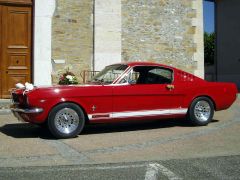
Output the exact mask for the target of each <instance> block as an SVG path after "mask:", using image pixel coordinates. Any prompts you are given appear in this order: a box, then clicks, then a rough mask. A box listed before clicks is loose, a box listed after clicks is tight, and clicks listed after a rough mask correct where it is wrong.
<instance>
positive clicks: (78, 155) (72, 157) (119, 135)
mask: <svg viewBox="0 0 240 180" xmlns="http://www.w3.org/2000/svg"><path fill="white" fill-rule="evenodd" d="M239 137H240V98H238V100H237V101H236V102H235V103H234V105H233V106H232V107H231V108H230V109H228V110H226V111H220V112H216V113H215V116H214V120H213V121H212V122H211V123H210V124H209V125H208V126H204V127H192V126H190V125H189V124H188V123H186V122H185V121H184V120H178V119H172V120H160V121H152V122H140V123H120V124H105V125H91V126H88V127H86V128H85V129H84V132H83V133H82V134H81V135H79V136H78V137H77V138H73V139H65V140H55V139H53V138H52V136H51V135H50V133H49V132H48V131H47V130H46V129H44V128H41V127H38V126H34V125H30V124H27V123H20V122H18V121H17V120H16V119H15V118H14V117H13V116H12V115H11V114H9V112H6V113H1V115H0V162H1V163H0V174H2V176H1V175H0V179H1V177H3V178H7V177H9V178H10V179H11V177H12V176H13V175H14V174H12V176H11V175H10V174H11V173H10V172H12V171H14V172H15V175H16V176H18V175H22V174H23V173H24V172H25V171H26V169H28V170H29V169H30V170H31V169H35V170H36V168H34V167H36V166H38V167H39V168H37V169H39V170H40V172H42V171H47V170H46V169H48V168H47V167H49V166H50V167H51V168H53V169H54V168H55V169H56V168H58V169H59V168H60V169H61V168H64V167H65V170H63V171H61V172H65V171H66V174H67V173H69V171H70V169H72V168H73V169H74V168H75V170H76V172H75V171H74V170H73V173H72V174H71V173H70V174H71V175H74V174H75V175H77V174H78V173H79V172H82V174H83V176H82V177H85V178H86V177H89V176H88V175H89V174H90V175H93V176H92V178H93V177H95V176H96V177H98V176H99V177H102V178H103V179H104V178H113V179H114V177H117V175H118V173H121V172H122V173H123V174H122V176H119V178H120V177H122V179H124V178H125V179H131V178H129V177H132V178H133V177H136V178H137V179H139V178H140V177H141V178H140V179H144V178H145V179H154V178H155V179H158V178H159V177H162V178H163V177H164V178H165V179H178V178H184V179H185V178H189V179H191V178H190V177H192V178H193V177H195V176H196V177H199V178H200V179H201V176H200V174H202V175H203V176H202V178H206V177H209V178H210V177H214V178H215V179H219V178H220V177H223V178H224V179H225V178H227V177H231V172H232V173H233V174H234V176H233V177H232V178H234V179H238V177H240V169H239V167H240V166H237V165H238V164H239V163H240V156H239V155H240V141H239ZM224 162H225V163H226V165H227V167H225V164H224ZM211 165H215V166H211ZM46 166H47V167H46ZM196 166H197V167H201V168H199V169H198V168H196ZM19 167H21V168H23V169H21V168H20V169H18V168H19ZM27 167H28V168H27ZM45 167H46V169H44V168H45ZM69 167H71V168H70V169H69ZM101 167H105V169H104V168H103V169H101ZM224 167H225V168H226V169H227V168H230V169H229V171H223V170H222V169H224ZM15 168H17V169H18V170H16V169H15ZM24 168H26V169H24ZM185 168H186V169H185ZM194 168H195V169H194ZM129 169H130V170H131V173H130V171H129ZM30 170H29V171H30ZM35 170H34V171H31V173H34V172H35V173H37V174H38V173H39V172H38V171H35ZM191 170H194V171H195V173H194V174H192V175H191V173H190V174H187V173H188V172H190V171H191ZM230 170H231V171H230ZM105 171H108V172H109V174H108V175H109V176H105V175H103V174H102V176H100V175H99V173H100V172H105ZM159 172H160V173H159ZM203 172H204V173H203ZM214 172H215V174H214ZM9 173H10V174H9ZM31 173H30V174H31ZM47 173H51V171H47ZM84 173H85V174H84ZM94 173H95V174H94ZM125 173H126V174H125ZM40 174H41V173H40ZM57 175H59V176H61V173H59V174H57ZM115 175H116V176H115ZM208 175H209V176H208ZM18 177H24V176H18ZM36 177H37V175H36ZM56 177H58V176H56ZM61 177H63V178H64V177H65V176H64V175H62V176H61ZM61 177H60V179H61ZM69 177H70V175H69ZM136 178H135V179H136ZM164 178H163V179H164ZM214 178H213V179H214ZM90 179H91V178H90ZM120 179H121V178H120ZM133 179H134V178H133Z"/></svg>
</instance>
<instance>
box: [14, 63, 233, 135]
mask: <svg viewBox="0 0 240 180" xmlns="http://www.w3.org/2000/svg"><path fill="white" fill-rule="evenodd" d="M236 97H237V88H236V85H235V84H233V83H216V82H207V81H204V80H203V79H200V78H198V77H196V76H194V75H192V74H189V73H187V72H184V71H181V70H179V69H176V68H173V67H169V66H166V65H161V64H156V63H146V62H145V63H144V62H134V63H123V64H114V65H110V66H107V67H106V68H105V69H103V70H102V71H101V72H100V73H98V74H97V75H96V76H95V77H94V78H93V79H92V80H91V81H90V82H89V83H88V84H86V85H68V86H67V85H66V86H51V87H34V88H33V89H31V90H29V89H27V88H20V89H16V90H14V91H13V92H12V99H13V105H12V107H11V109H12V112H13V113H14V115H15V116H16V117H17V118H18V119H20V120H23V121H27V122H31V123H35V124H47V126H48V128H49V130H50V132H51V133H52V134H53V135H54V136H55V137H57V138H71V137H75V136H77V135H78V134H79V133H80V132H81V131H82V129H83V127H84V125H85V124H86V123H105V122H119V121H130V120H150V119H162V118H177V117H179V118H181V117H186V118H187V119H188V120H189V122H191V123H193V124H195V125H200V126H201V125H207V124H208V123H209V122H210V121H211V120H212V117H213V114H214V111H219V110H224V109H227V108H229V107H230V106H231V105H232V104H233V102H234V101H235V100H236Z"/></svg>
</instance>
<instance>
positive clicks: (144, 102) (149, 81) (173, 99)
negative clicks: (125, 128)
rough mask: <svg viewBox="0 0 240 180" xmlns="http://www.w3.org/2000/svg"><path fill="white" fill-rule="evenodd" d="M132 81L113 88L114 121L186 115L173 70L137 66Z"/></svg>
mask: <svg viewBox="0 0 240 180" xmlns="http://www.w3.org/2000/svg"><path fill="white" fill-rule="evenodd" d="M128 79H130V80H128V81H129V82H130V83H125V84H124V83H123V84H121V83H120V84H118V85H116V86H114V87H113V114H112V117H113V118H116V119H119V118H133V119H136V118H142V117H144V118H147V117H149V118H152V117H154V118H156V117H166V116H172V115H175V114H179V113H180V114H181V113H182V111H183V110H182V109H181V108H180V107H179V102H178V101H179V99H178V96H175V94H174V71H173V70H172V69H169V68H164V67H159V66H137V67H133V69H132V71H131V73H130V74H129V75H128Z"/></svg>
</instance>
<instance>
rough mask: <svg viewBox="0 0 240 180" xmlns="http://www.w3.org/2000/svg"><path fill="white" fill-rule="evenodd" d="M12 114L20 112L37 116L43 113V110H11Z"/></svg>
mask: <svg viewBox="0 0 240 180" xmlns="http://www.w3.org/2000/svg"><path fill="white" fill-rule="evenodd" d="M11 111H12V112H20V113H26V114H35V113H41V112H43V109H42V108H30V109H22V108H11Z"/></svg>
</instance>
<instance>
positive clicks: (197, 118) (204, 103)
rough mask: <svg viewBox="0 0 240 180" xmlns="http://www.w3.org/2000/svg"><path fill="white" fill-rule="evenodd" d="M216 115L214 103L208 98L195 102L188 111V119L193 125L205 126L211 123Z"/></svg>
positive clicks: (198, 99) (201, 98) (200, 98)
mask: <svg viewBox="0 0 240 180" xmlns="http://www.w3.org/2000/svg"><path fill="white" fill-rule="evenodd" d="M213 115H214V105H213V102H212V101H211V100H210V99H209V98H207V97H198V98H196V99H194V100H193V102H192V103H191V105H190V107H189V109H188V119H189V120H190V122H191V123H192V124H193V125H196V126H205V125H207V124H208V123H209V122H211V120H212V118H213Z"/></svg>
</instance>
